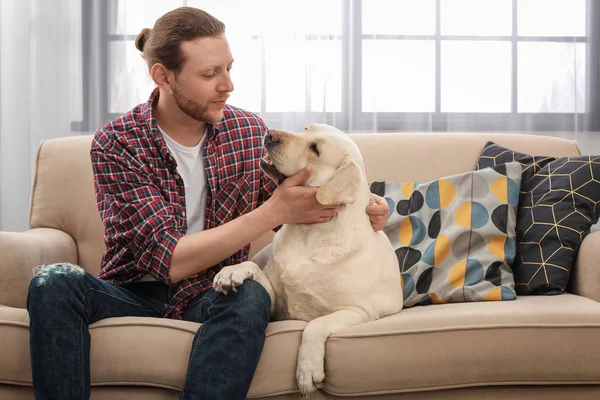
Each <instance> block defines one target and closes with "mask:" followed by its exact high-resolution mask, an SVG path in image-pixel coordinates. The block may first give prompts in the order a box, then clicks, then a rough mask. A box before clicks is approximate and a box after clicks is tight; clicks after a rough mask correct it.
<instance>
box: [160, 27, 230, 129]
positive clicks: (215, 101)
mask: <svg viewBox="0 0 600 400" xmlns="http://www.w3.org/2000/svg"><path fill="white" fill-rule="evenodd" d="M181 50H182V52H183V56H184V59H185V61H184V63H183V66H182V68H181V71H180V72H179V74H176V75H175V78H174V80H173V81H172V83H171V90H172V92H173V100H174V101H175V104H177V106H178V107H179V108H180V109H181V111H183V112H184V113H185V114H187V115H188V116H190V117H191V118H194V119H195V120H197V121H201V122H206V123H208V124H214V123H216V122H219V121H220V120H221V119H222V118H223V108H224V107H225V102H226V100H227V98H228V97H229V94H230V93H231V92H232V91H233V83H232V81H231V77H230V76H229V72H230V70H231V65H232V63H233V58H232V56H231V50H230V49H229V43H228V42H227V39H226V38H225V36H217V37H203V38H197V39H194V40H192V41H188V42H183V43H182V44H181Z"/></svg>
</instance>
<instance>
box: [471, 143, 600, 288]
mask: <svg viewBox="0 0 600 400" xmlns="http://www.w3.org/2000/svg"><path fill="white" fill-rule="evenodd" d="M507 155H508V157H509V159H511V160H515V161H519V162H522V163H523V164H524V171H532V173H529V174H528V175H524V176H523V179H522V184H521V193H520V200H519V209H518V212H517V229H516V233H517V236H516V242H517V255H516V258H515V262H514V263H513V265H512V269H513V272H514V276H515V289H516V291H517V294H519V295H528V294H560V293H563V292H564V291H565V290H566V289H567V286H568V284H569V280H570V277H571V275H572V272H573V268H574V266H575V261H576V259H577V253H578V252H579V247H580V245H581V242H582V241H583V239H584V238H585V236H586V235H587V234H588V233H589V232H590V228H591V226H592V225H594V224H595V223H596V222H598V211H600V210H598V204H599V203H600V157H594V156H578V157H563V158H552V157H532V156H530V155H527V154H523V153H519V152H516V151H513V150H509V149H506V148H504V147H502V146H499V145H497V144H495V143H492V142H490V143H488V144H487V145H486V146H485V148H484V149H483V152H482V154H481V156H480V158H479V162H478V168H487V167H490V166H493V165H501V163H502V161H503V160H505V159H506V157H507ZM540 160H541V161H540ZM536 164H537V165H536ZM528 167H530V168H528Z"/></svg>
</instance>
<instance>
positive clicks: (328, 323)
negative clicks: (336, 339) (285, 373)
mask: <svg viewBox="0 0 600 400" xmlns="http://www.w3.org/2000/svg"><path fill="white" fill-rule="evenodd" d="M366 320H367V318H366V315H363V314H362V313H360V312H358V311H351V310H339V311H335V312H333V313H331V314H328V315H325V316H323V317H319V318H316V319H314V320H312V321H310V322H309V323H308V325H306V328H304V331H303V332H302V344H301V345H300V350H299V352H298V364H297V367H296V379H297V381H298V388H299V389H300V393H301V394H302V395H303V396H308V394H310V393H311V392H313V391H315V390H316V389H317V387H320V386H321V383H322V382H323V380H324V379H325V342H326V341H327V338H328V337H329V335H330V334H331V333H332V332H334V331H335V330H337V329H340V328H344V327H347V326H353V325H357V324H360V323H362V322H365V321H366Z"/></svg>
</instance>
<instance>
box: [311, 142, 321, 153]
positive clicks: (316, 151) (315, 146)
mask: <svg viewBox="0 0 600 400" xmlns="http://www.w3.org/2000/svg"><path fill="white" fill-rule="evenodd" d="M310 150H311V151H314V152H315V154H316V155H319V148H318V147H317V144H316V143H311V144H310Z"/></svg>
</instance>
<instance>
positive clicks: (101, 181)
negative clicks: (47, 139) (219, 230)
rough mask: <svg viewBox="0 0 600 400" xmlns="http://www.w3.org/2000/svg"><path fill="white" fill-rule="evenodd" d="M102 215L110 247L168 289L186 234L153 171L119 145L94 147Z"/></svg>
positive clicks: (112, 143) (106, 239)
mask: <svg viewBox="0 0 600 400" xmlns="http://www.w3.org/2000/svg"><path fill="white" fill-rule="evenodd" d="M91 159H92V169H93V173H94V187H95V190H96V200H97V203H98V210H99V212H100V216H101V218H102V222H103V224H104V229H105V231H104V232H105V241H106V243H107V245H108V246H111V247H114V246H117V247H118V248H119V250H120V251H122V250H123V249H128V250H129V251H130V252H131V253H132V255H133V258H134V262H135V266H136V269H137V270H138V271H140V272H145V273H149V274H150V275H151V276H152V277H154V278H155V279H157V280H159V281H161V282H163V283H166V284H170V282H171V281H170V278H169V275H170V274H169V269H170V261H171V256H172V254H173V251H174V250H175V246H176V245H177V242H178V241H179V239H180V238H181V237H182V236H183V233H181V231H180V230H179V229H178V226H177V220H176V216H175V213H174V209H173V207H172V206H171V205H170V204H169V202H168V201H167V200H166V199H165V198H164V197H163V195H162V194H161V190H160V188H159V187H158V186H157V184H156V183H155V180H154V179H153V175H152V173H151V171H150V169H149V168H148V167H147V166H146V165H145V164H143V163H142V162H140V160H138V159H137V158H136V157H135V156H134V155H133V154H131V152H129V151H128V150H127V149H125V148H124V147H123V145H122V144H120V143H119V142H118V141H115V140H110V141H109V144H107V145H105V146H103V148H98V147H94V146H93V147H92V150H91Z"/></svg>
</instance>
